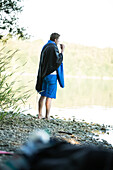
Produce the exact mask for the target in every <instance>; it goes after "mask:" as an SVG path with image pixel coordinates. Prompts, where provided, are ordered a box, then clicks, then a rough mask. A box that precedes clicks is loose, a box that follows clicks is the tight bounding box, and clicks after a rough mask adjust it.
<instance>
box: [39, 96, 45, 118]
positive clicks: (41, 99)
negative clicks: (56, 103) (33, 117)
mask: <svg viewBox="0 0 113 170" xmlns="http://www.w3.org/2000/svg"><path fill="white" fill-rule="evenodd" d="M44 99H45V96H41V97H40V99H39V102H38V112H39V115H38V119H41V118H42V108H43V103H44Z"/></svg>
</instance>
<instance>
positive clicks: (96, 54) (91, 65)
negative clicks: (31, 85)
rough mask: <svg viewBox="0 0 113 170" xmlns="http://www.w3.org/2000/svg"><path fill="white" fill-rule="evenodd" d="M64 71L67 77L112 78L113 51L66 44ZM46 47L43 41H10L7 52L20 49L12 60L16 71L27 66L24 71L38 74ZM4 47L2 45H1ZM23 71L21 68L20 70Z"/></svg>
mask: <svg viewBox="0 0 113 170" xmlns="http://www.w3.org/2000/svg"><path fill="white" fill-rule="evenodd" d="M64 44H65V52H64V69H65V75H87V76H112V73H113V49H112V48H103V49H102V48H96V47H87V46H82V45H76V44H70V43H65V42H64ZM43 45H44V42H43V41H42V40H36V41H22V40H18V41H17V40H15V41H14V40H10V41H8V42H7V44H6V45H5V47H6V48H5V49H4V51H5V50H7V49H9V50H15V49H19V51H18V53H17V54H16V55H15V57H14V58H13V60H12V66H13V68H14V69H15V68H16V67H18V66H19V65H21V64H25V66H24V68H23V71H24V72H28V73H36V72H37V67H38V63H39V58H40V51H41V49H42V47H43ZM1 46H2V44H1ZM20 70H21V68H20Z"/></svg>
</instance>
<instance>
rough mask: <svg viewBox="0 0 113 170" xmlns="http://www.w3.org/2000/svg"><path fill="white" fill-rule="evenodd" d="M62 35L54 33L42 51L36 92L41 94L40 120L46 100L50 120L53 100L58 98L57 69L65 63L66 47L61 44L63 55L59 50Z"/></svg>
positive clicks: (39, 105) (47, 116)
mask: <svg viewBox="0 0 113 170" xmlns="http://www.w3.org/2000/svg"><path fill="white" fill-rule="evenodd" d="M59 37H60V35H59V34H58V33H52V34H51V35H50V40H49V41H48V43H47V44H46V45H44V47H43V48H42V51H41V56H40V63H39V70H38V76H37V83H36V90H37V91H38V92H39V93H40V94H41V97H40V99H39V102H38V111H39V114H38V118H39V119H41V118H42V108H43V102H44V99H46V101H45V105H46V115H45V118H46V119H49V113H50V108H51V102H52V99H53V98H54V99H55V98H56V91H57V69H58V67H59V66H60V65H61V63H62V61H63V52H64V45H63V44H61V45H60V48H61V53H59V50H58V47H57V45H58V43H59Z"/></svg>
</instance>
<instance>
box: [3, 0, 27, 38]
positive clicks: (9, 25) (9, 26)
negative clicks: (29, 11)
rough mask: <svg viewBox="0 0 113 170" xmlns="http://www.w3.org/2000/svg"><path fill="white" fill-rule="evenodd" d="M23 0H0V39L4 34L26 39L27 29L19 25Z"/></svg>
mask: <svg viewBox="0 0 113 170" xmlns="http://www.w3.org/2000/svg"><path fill="white" fill-rule="evenodd" d="M22 2H23V0H0V39H1V38H2V37H3V35H4V34H8V33H9V34H11V35H18V37H19V38H23V37H25V36H26V35H27V34H25V29H24V28H23V27H22V28H20V27H19V25H18V19H19V18H18V14H19V13H21V12H22V10H23V5H22Z"/></svg>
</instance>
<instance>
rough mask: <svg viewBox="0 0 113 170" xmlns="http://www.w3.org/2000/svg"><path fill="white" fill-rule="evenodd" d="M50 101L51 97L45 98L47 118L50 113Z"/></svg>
mask: <svg viewBox="0 0 113 170" xmlns="http://www.w3.org/2000/svg"><path fill="white" fill-rule="evenodd" d="M51 102H52V98H48V97H47V98H46V103H45V104H46V116H45V118H46V119H49V113H50V109H51Z"/></svg>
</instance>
